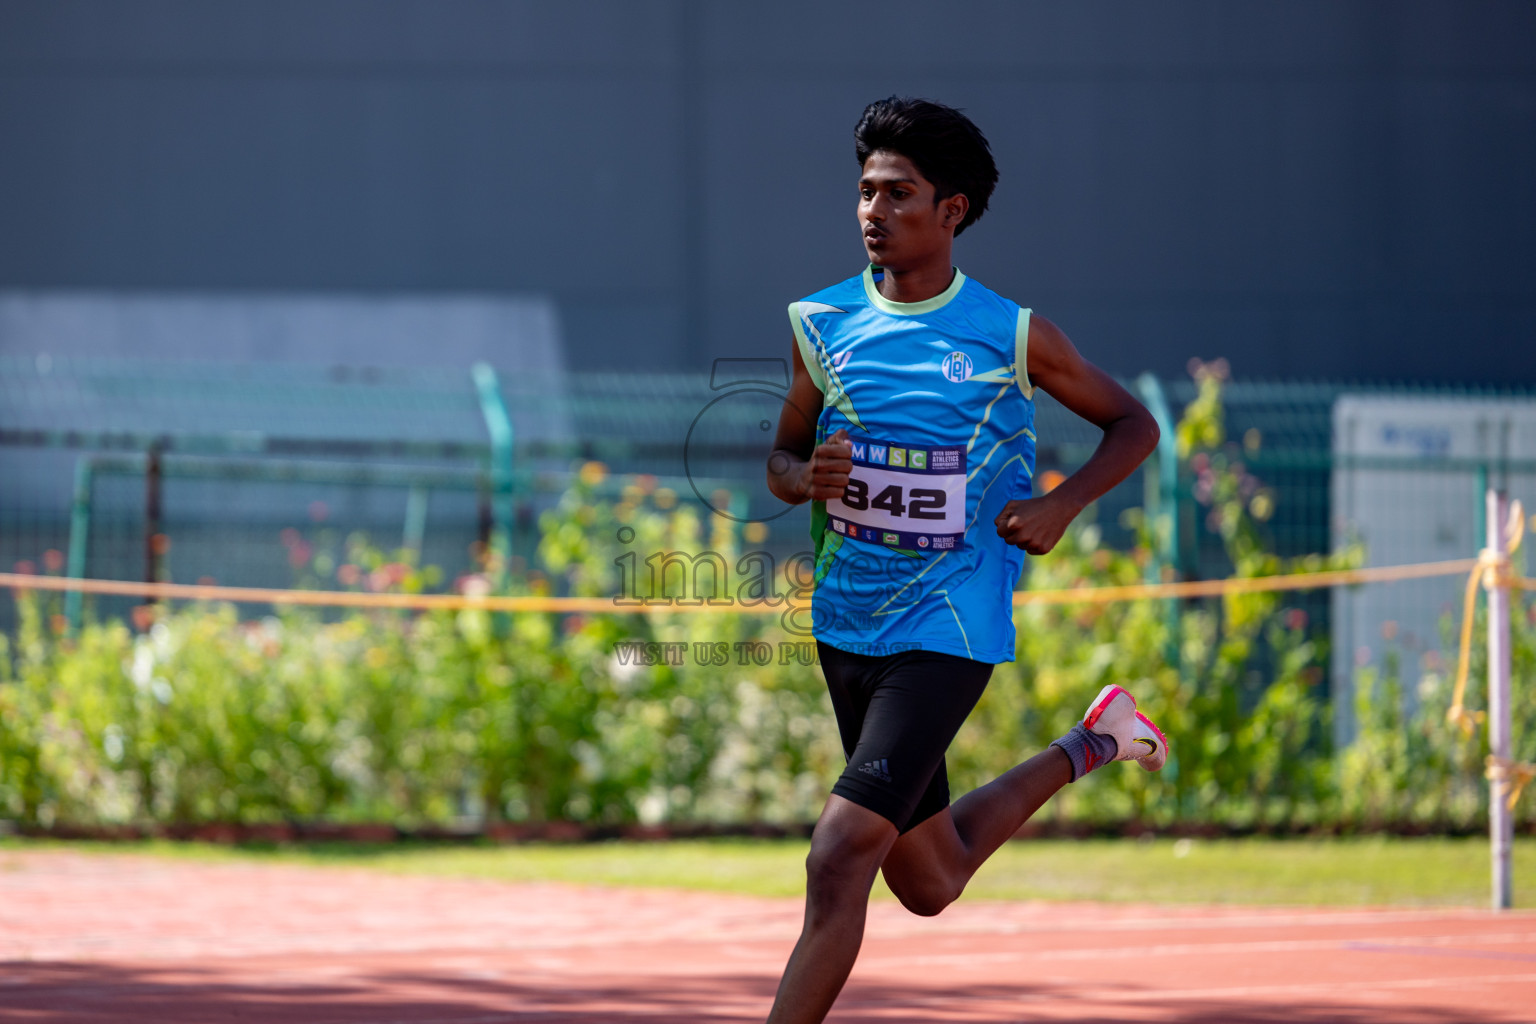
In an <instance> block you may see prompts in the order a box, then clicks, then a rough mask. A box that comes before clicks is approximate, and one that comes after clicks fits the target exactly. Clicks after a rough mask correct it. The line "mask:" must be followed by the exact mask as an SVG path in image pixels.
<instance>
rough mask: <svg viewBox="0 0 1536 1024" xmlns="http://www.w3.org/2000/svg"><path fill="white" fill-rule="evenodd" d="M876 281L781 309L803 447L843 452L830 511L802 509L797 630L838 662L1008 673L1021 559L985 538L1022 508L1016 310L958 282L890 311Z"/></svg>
mask: <svg viewBox="0 0 1536 1024" xmlns="http://www.w3.org/2000/svg"><path fill="white" fill-rule="evenodd" d="M878 280H879V277H878V270H877V269H876V268H874V267H871V268H869V269H866V270H865V271H864V273H863V274H862V275H860V276H858V277H853V278H849V279H848V280H846V281H844V282H842V283H841V284H837V285H834V286H832V287H831V288H827V289H825V290H823V291H819V292H817V293H816V294H814V295H812V296H810V297H809V298H806V299H803V300H801V301H799V302H793V303H790V306H789V316H790V321H791V323H792V324H793V326H794V331H795V339H796V342H797V343H798V344H799V346H800V356H801V358H802V359H803V360H804V361H805V366H806V369H807V370H808V371H809V372H810V374H811V376H812V377H813V378H814V379H815V381H816V384H817V386H818V387H819V388H820V389H821V392H822V395H823V399H824V401H823V406H822V410H821V414H820V416H819V418H818V419H817V422H816V443H817V444H821V443H823V442H825V441H826V439H827V438H829V437H831V436H832V434H833V433H835V432H836V431H837V430H838V428H840V427H841V428H843V429H846V430H847V431H848V434H849V436H850V437H851V438H852V442H853V472H852V473H851V474H850V477H849V481H848V489H847V491H846V492H845V493H844V494H843V497H842V498H841V499H837V500H832V501H826V502H821V501H816V502H813V503H812V508H811V536H812V541H813V543H814V545H815V552H816V568H815V580H816V587H815V594H814V597H813V598H812V603H811V615H812V631H813V632H814V634H815V636H816V637H817V639H819V640H822V641H824V642H825V643H828V644H831V645H832V646H833V647H836V648H839V649H841V650H845V651H855V652H858V653H864V654H874V655H880V654H888V653H893V652H895V651H899V650H910V649H921V650H931V651H942V652H944V653H946V654H954V655H958V656H959V657H962V658H970V659H972V660H975V661H983V662H989V663H994V664H995V663H997V662H1000V661H1012V660H1013V659H1014V626H1013V614H1012V612H1013V589H1014V585H1015V584H1016V583H1017V582H1018V579H1019V573H1020V571H1021V570H1022V569H1023V566H1024V552H1023V551H1022V550H1021V549H1019V548H1016V547H1014V546H1013V545H1011V544H1008V543H1006V542H1005V541H1004V540H1003V539H1002V538H1001V537H999V536H998V535H997V527H996V526H995V525H994V524H993V520H994V519H995V518H996V517H997V514H998V513H999V512H1000V511H1002V508H1003V506H1004V505H1005V504H1007V503H1008V502H1009V501H1013V500H1015V499H1018V498H1027V497H1029V496H1030V495H1031V493H1032V490H1031V484H1032V480H1033V477H1034V470H1035V434H1034V418H1035V406H1034V402H1033V400H1032V399H1033V390H1034V389H1033V388H1032V387H1031V386H1030V384H1029V376H1028V373H1027V370H1026V366H1027V364H1026V362H1025V345H1026V342H1027V340H1028V337H1029V310H1028V309H1023V308H1021V307H1019V306H1018V304H1016V303H1013V302H1010V301H1009V300H1007V299H1005V298H1002V297H1001V296H999V295H997V294H995V293H994V292H992V291H991V290H989V289H987V288H985V287H983V286H982V285H980V284H978V283H977V282H975V281H972V280H970V279H968V278H966V276H965V275H964V274H962V273H960V271H959V270H956V271H955V276H954V280H953V282H952V283H951V284H950V286H949V288H947V289H946V290H945V291H944V292H943V294H941V295H937V296H934V297H933V298H931V299H928V300H926V301H923V302H911V303H902V302H892V301H890V300H889V299H887V298H885V297H884V296H882V295H881V294H880V293H879V292H878V291H877V290H876V287H875V285H876V282H877V281H878Z"/></svg>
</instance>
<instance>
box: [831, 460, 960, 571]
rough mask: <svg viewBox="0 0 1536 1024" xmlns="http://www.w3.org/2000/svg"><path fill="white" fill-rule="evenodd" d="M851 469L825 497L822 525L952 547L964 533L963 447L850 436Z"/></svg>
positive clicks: (862, 536) (915, 546)
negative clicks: (839, 491)
mask: <svg viewBox="0 0 1536 1024" xmlns="http://www.w3.org/2000/svg"><path fill="white" fill-rule="evenodd" d="M851 444H852V447H853V471H852V472H851V473H850V474H849V475H848V489H847V490H846V491H844V492H843V496H842V497H841V498H833V499H831V500H829V501H828V502H827V528H828V529H829V530H833V531H835V532H837V533H840V534H843V535H844V536H846V537H851V538H853V539H854V540H858V541H863V542H865V543H868V544H878V545H880V546H881V547H889V548H905V549H907V550H915V551H952V550H954V549H955V548H958V547H960V546H961V544H962V542H963V540H964V538H965V448H964V447H963V446H955V445H946V446H944V447H938V448H930V447H909V446H906V445H902V444H900V443H897V442H891V441H875V440H871V439H868V438H852V439H851Z"/></svg>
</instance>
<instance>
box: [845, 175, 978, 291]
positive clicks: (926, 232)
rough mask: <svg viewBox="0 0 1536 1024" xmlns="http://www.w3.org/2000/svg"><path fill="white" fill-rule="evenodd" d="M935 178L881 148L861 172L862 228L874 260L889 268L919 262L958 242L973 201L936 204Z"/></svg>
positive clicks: (961, 199)
mask: <svg viewBox="0 0 1536 1024" xmlns="http://www.w3.org/2000/svg"><path fill="white" fill-rule="evenodd" d="M934 192H935V189H934V186H933V182H931V181H929V180H928V179H927V178H924V177H923V176H922V175H921V174H919V173H918V171H917V168H916V167H914V166H913V165H912V161H911V160H908V159H907V158H906V157H904V156H902V155H901V154H900V153H893V152H891V151H890V150H888V149H877V150H875V151H874V152H873V153H871V154H870V155H869V159H868V160H865V161H864V171H863V174H861V175H860V177H859V227H860V228H861V229H862V230H863V233H864V252H865V253H866V254H867V255H868V256H869V262H871V263H873V264H875V265H876V266H880V267H885V268H887V269H890V270H904V269H907V268H909V267H914V266H916V265H918V264H920V263H922V262H924V261H925V260H926V259H930V258H932V257H933V256H934V255H935V254H936V253H938V252H941V251H943V250H944V248H945V247H946V246H949V245H951V244H953V241H954V237H955V227H956V225H958V224H959V223H960V222H961V221H962V220H964V219H965V213H966V210H967V209H968V208H969V200H967V199H966V198H965V196H950V197H949V198H947V199H942V200H940V201H939V202H937V203H935V202H934V201H933V197H934Z"/></svg>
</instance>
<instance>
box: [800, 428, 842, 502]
mask: <svg viewBox="0 0 1536 1024" xmlns="http://www.w3.org/2000/svg"><path fill="white" fill-rule="evenodd" d="M851 472H853V446H852V445H851V444H850V443H849V437H848V431H846V430H844V429H843V428H842V427H838V428H837V431H836V433H834V434H833V435H832V436H831V437H829V438H827V439H826V441H825V442H823V443H822V444H819V445H817V446H816V449H815V450H814V451H812V452H811V457H810V459H808V460H807V461H806V463H805V470H804V476H802V477H801V479H802V480H803V481H804V488H805V495H806V497H807V498H810V499H811V500H812V501H827V500H830V499H833V498H841V497H842V496H843V491H844V490H845V489H847V487H848V474H849V473H851Z"/></svg>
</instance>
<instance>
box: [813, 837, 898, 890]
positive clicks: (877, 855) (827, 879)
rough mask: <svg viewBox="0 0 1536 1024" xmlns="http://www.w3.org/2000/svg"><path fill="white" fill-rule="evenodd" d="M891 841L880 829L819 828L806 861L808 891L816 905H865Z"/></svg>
mask: <svg viewBox="0 0 1536 1024" xmlns="http://www.w3.org/2000/svg"><path fill="white" fill-rule="evenodd" d="M889 846H890V838H889V837H888V836H887V835H885V834H883V831H882V830H881V829H877V828H857V827H852V828H850V827H846V826H843V825H837V826H834V827H831V828H818V829H817V831H816V833H815V835H814V836H813V837H812V839H811V852H810V853H809V854H808V855H807V856H806V858H805V875H806V892H807V895H808V897H809V898H810V901H811V902H812V903H813V904H822V905H825V904H830V903H836V902H839V901H840V900H843V899H849V900H857V901H859V902H863V901H864V900H867V899H868V898H869V887H870V885H872V884H873V883H874V880H875V872H877V871H878V870H880V862H881V860H883V859H884V857H885V853H886V850H887V849H888V848H889Z"/></svg>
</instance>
